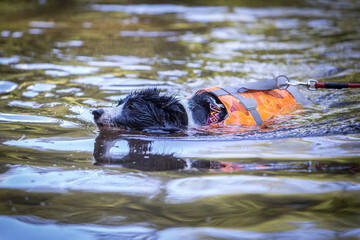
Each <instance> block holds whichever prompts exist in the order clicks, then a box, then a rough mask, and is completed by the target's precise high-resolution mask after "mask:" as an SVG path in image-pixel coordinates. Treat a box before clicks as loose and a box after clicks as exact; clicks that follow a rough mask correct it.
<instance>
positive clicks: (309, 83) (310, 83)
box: [306, 79, 318, 91]
mask: <svg viewBox="0 0 360 240" xmlns="http://www.w3.org/2000/svg"><path fill="white" fill-rule="evenodd" d="M316 83H318V81H316V80H315V79H309V80H308V81H307V86H306V87H307V89H308V90H310V91H316V90H317V88H316V87H315V84H316Z"/></svg>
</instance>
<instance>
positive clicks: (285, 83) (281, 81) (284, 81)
mask: <svg viewBox="0 0 360 240" xmlns="http://www.w3.org/2000/svg"><path fill="white" fill-rule="evenodd" d="M275 79H276V82H277V85H278V88H279V89H287V88H288V87H289V86H305V87H306V88H307V89H308V90H310V91H316V90H317V89H318V88H328V89H342V88H360V83H336V82H325V83H320V82H318V81H317V80H315V79H309V80H308V81H307V82H306V83H304V82H297V81H290V79H289V78H288V77H286V76H285V75H280V76H278V77H276V78H275Z"/></svg>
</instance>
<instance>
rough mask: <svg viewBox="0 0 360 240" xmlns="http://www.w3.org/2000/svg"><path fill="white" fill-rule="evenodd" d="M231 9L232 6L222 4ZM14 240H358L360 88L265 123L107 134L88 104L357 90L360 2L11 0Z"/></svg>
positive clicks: (1, 108)
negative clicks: (149, 95)
mask: <svg viewBox="0 0 360 240" xmlns="http://www.w3.org/2000/svg"><path fill="white" fill-rule="evenodd" d="M224 4H227V5H224ZM0 13H1V14H0V19H1V21H0V73H1V74H0V77H1V78H0V148H1V152H0V238H1V239H21V238H24V236H27V239H49V238H50V237H51V238H52V239H289V238H291V239H359V238H360V227H359V226H360V217H359V213H360V207H359V206H360V179H359V160H360V121H359V120H360V114H359V110H360V91H359V90H358V89H343V90H318V91H316V92H311V91H308V90H307V89H305V88H301V89H300V90H301V91H302V92H303V93H304V95H305V96H306V98H307V99H308V100H309V101H310V103H311V104H310V105H309V106H308V107H306V109H305V111H303V112H301V113H299V114H297V115H293V116H291V117H290V116H285V117H284V116H279V117H276V118H275V119H274V121H272V123H271V124H270V125H269V126H268V127H267V128H266V129H259V128H255V127H254V128H247V129H244V128H242V129H238V130H236V131H233V130H234V129H218V130H217V131H213V132H210V133H209V132H205V131H203V130H199V129H189V130H188V131H187V132H186V133H181V134H180V133H177V134H161V133H159V134H146V133H140V132H119V131H117V132H103V133H99V132H98V130H97V127H96V126H95V125H94V123H93V120H92V115H91V110H92V109H95V108H101V107H109V106H114V105H116V101H117V100H118V99H119V98H122V97H124V96H125V95H126V94H128V93H130V92H131V91H134V90H136V89H144V88H149V87H157V88H159V89H160V90H161V91H163V92H168V93H171V94H177V95H178V96H179V98H180V99H182V98H184V97H186V96H188V95H190V94H192V93H194V92H195V91H197V90H199V89H201V88H204V87H210V86H236V85H238V84H241V83H246V82H253V81H257V80H264V79H269V78H273V77H275V76H277V75H280V74H285V75H286V76H288V77H289V78H291V79H293V80H296V81H302V82H305V81H306V80H307V79H310V78H312V79H317V80H318V81H320V82H325V81H326V82H349V83H355V82H360V66H359V63H360V62H359V59H360V18H359V15H360V2H359V1H358V0H345V1H327V0H318V1H305V0H298V1H292V2H291V3H290V2H289V1H281V0H277V1H268V2H267V1H256V2H251V1H250V2H249V3H245V2H244V1H201V0H199V1H197V0H194V1H191V2H190V1H187V2H181V1H175V2H166V1H158V2H155V1H145V0H144V1H143V0H139V1H111V0H109V1H108V0H93V1H88V0H78V1H76V0H67V1H66V0H65V1H55V0H53V1H51V0H36V1H35V0H33V1H25V0H23V1H22V0H21V1H6V0H5V1H1V2H0Z"/></svg>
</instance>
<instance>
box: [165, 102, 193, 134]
mask: <svg viewBox="0 0 360 240" xmlns="http://www.w3.org/2000/svg"><path fill="white" fill-rule="evenodd" d="M163 110H164V111H165V113H166V116H167V120H168V121H169V122H170V123H171V125H173V124H174V126H176V127H179V128H185V127H186V126H187V124H188V116H187V113H186V110H185V108H184V106H183V105H181V104H180V103H179V101H178V100H176V99H175V100H174V101H173V102H171V103H168V104H167V105H165V106H164V107H163Z"/></svg>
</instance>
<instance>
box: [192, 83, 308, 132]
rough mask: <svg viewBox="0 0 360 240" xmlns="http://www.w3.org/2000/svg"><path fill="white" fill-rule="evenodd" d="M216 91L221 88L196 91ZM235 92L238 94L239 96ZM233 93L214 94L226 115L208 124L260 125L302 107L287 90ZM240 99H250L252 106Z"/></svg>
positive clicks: (212, 125) (219, 125) (216, 125)
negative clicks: (273, 117)
mask: <svg viewBox="0 0 360 240" xmlns="http://www.w3.org/2000/svg"><path fill="white" fill-rule="evenodd" d="M217 91H223V89H222V88H217V87H212V88H206V89H203V90H200V91H198V93H197V94H200V93H202V92H210V93H215V92H217ZM235 94H239V95H240V97H239V96H236V95H235ZM235 94H234V93H229V92H226V91H225V92H224V91H223V93H222V94H215V95H216V96H217V97H218V99H219V100H220V101H221V102H222V103H223V104H224V106H225V108H226V110H227V113H228V115H227V117H226V118H225V119H224V120H223V121H221V122H217V123H214V124H211V125H209V126H211V127H221V126H224V125H233V124H238V125H241V126H254V125H261V124H262V123H263V122H265V121H266V120H268V119H269V118H271V117H272V116H275V115H279V114H289V113H291V112H293V111H295V110H297V109H302V106H301V105H300V104H299V103H298V101H297V100H296V99H295V98H294V97H293V95H292V94H291V93H290V92H289V91H288V90H280V89H272V90H263V91H259V90H250V91H246V92H244V93H240V92H237V93H235ZM242 100H245V101H248V100H251V101H252V104H251V105H252V107H250V108H249V107H246V105H245V104H243V103H242Z"/></svg>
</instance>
